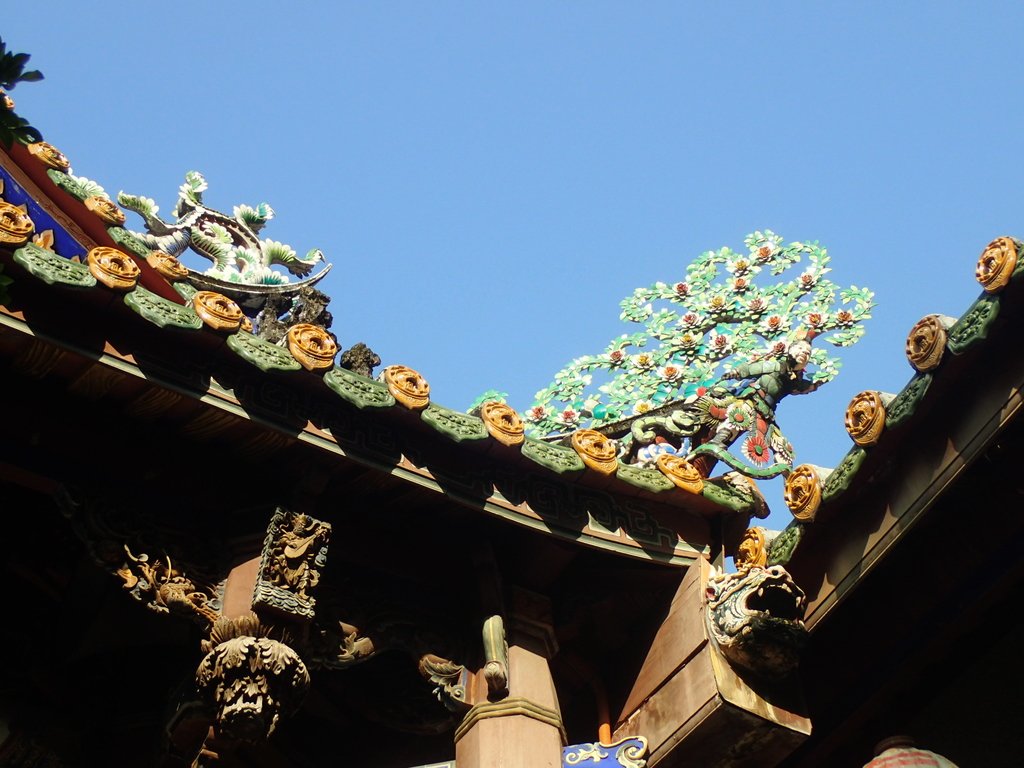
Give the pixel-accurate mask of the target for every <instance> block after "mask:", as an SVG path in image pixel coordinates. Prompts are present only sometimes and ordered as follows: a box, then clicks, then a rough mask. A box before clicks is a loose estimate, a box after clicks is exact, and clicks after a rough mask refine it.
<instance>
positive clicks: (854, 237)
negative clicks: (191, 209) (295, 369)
mask: <svg viewBox="0 0 1024 768" xmlns="http://www.w3.org/2000/svg"><path fill="white" fill-rule="evenodd" d="M0 36H2V37H3V38H4V39H5V40H6V41H7V43H8V44H9V46H10V47H11V48H12V49H14V50H16V51H24V52H27V53H31V54H32V57H33V58H32V62H31V65H32V66H33V67H37V68H39V69H41V70H42V71H43V73H44V74H45V75H46V80H44V81H43V82H41V83H36V84H24V85H21V86H20V87H18V88H17V90H16V91H15V92H14V93H13V94H12V95H13V96H14V97H15V99H16V100H17V103H18V112H19V113H20V114H22V115H23V116H25V117H27V118H28V119H29V120H30V121H31V122H32V123H33V124H34V125H35V126H36V127H38V128H39V129H40V130H42V131H43V133H44V135H45V137H46V138H47V140H49V141H50V142H52V143H54V144H56V145H57V146H58V147H59V148H60V149H62V150H63V151H64V152H65V153H66V154H67V155H68V156H69V157H70V158H71V161H72V165H73V167H74V169H75V172H76V173H78V174H80V175H84V176H87V177H89V178H93V179H95V180H97V181H99V182H100V183H101V184H103V185H104V187H106V189H107V191H108V192H110V193H111V194H115V193H116V192H118V191H119V190H122V189H123V190H125V191H128V192H133V193H136V194H143V195H147V196H150V197H154V198H156V199H157V201H158V202H159V203H160V205H161V208H162V211H163V212H164V213H165V214H169V211H170V209H171V207H172V206H173V203H174V198H175V195H176V190H177V187H178V185H179V184H180V183H181V181H182V176H183V174H184V172H185V171H187V170H191V169H195V170H200V171H202V172H203V173H204V174H205V175H206V177H207V180H208V181H209V183H210V189H209V192H208V193H207V195H206V199H207V201H208V202H209V203H211V204H212V205H213V206H214V207H220V208H222V209H226V210H230V209H231V206H232V205H234V204H236V203H243V202H245V203H249V204H255V203H257V202H260V201H264V200H265V201H267V202H269V203H270V204H271V205H272V206H273V207H274V208H275V209H276V211H277V218H276V219H275V220H274V221H273V222H271V223H270V225H268V227H267V229H266V230H265V234H266V236H269V237H272V238H274V239H276V240H282V241H284V242H286V243H289V244H291V245H292V246H293V247H294V248H296V249H297V250H298V251H299V252H300V253H304V252H305V251H306V250H308V249H309V248H312V247H319V248H321V249H323V251H324V252H325V254H326V255H327V257H328V260H329V261H331V262H332V263H333V264H334V271H333V273H332V275H331V277H330V278H329V279H328V284H327V291H328V293H330V294H331V295H332V296H333V299H334V301H333V304H332V310H333V312H334V317H335V323H334V328H333V330H334V331H335V332H336V333H337V335H338V337H339V341H340V342H341V344H342V346H344V347H347V346H349V345H351V344H352V343H354V342H356V341H365V342H367V343H368V344H370V346H372V347H373V348H374V349H375V350H376V351H377V352H378V353H379V354H380V355H381V357H383V358H384V362H385V364H392V363H402V364H405V365H409V366H412V367H414V368H416V369H417V370H419V371H420V372H421V373H423V374H424V375H425V376H426V377H427V379H428V380H429V381H430V383H431V386H432V390H433V398H434V399H435V401H437V402H440V403H442V404H445V405H449V406H451V407H456V408H465V407H466V406H467V405H468V404H469V402H470V401H472V400H473V398H474V397H475V396H476V395H477V394H478V393H480V392H481V391H483V390H485V389H488V388H491V387H495V388H498V389H501V390H505V391H508V392H509V393H510V398H509V400H510V402H511V403H512V404H513V405H515V406H517V407H519V408H520V409H525V408H526V407H528V406H529V405H530V403H531V402H532V397H533V393H534V392H535V391H536V390H538V389H539V388H541V387H542V386H544V385H545V384H546V383H547V382H548V381H549V379H550V378H551V376H552V375H553V373H554V372H555V371H556V370H558V369H559V368H561V367H562V366H563V365H564V364H565V363H566V362H567V361H568V360H569V359H571V358H572V357H575V356H578V355H580V354H585V353H594V352H598V351H600V350H601V349H603V348H604V346H605V344H606V343H607V341H608V340H609V339H611V338H612V337H613V336H615V335H617V334H619V333H622V332H626V331H632V330H634V328H627V327H626V326H625V324H623V323H620V321H619V320H618V312H619V309H618V302H619V300H620V299H622V298H623V297H624V296H626V295H627V294H629V293H630V292H631V291H632V289H633V288H634V287H636V286H639V285H647V284H649V283H652V282H654V281H656V280H664V281H666V282H669V281H672V282H674V281H675V280H677V279H679V278H681V276H682V273H683V271H684V269H685V266H686V264H687V263H688V262H689V260H690V258H691V257H693V256H695V255H697V254H698V253H699V252H701V251H704V250H706V249H709V248H716V247H719V246H722V245H731V246H732V247H734V248H737V249H739V248H741V247H742V241H743V236H744V235H745V234H746V233H747V232H751V231H753V230H755V229H764V228H769V229H773V230H775V231H776V232H778V233H780V234H782V235H783V236H784V237H785V238H786V239H787V240H796V239H799V240H811V239H817V240H819V241H821V242H822V243H823V244H824V245H826V246H827V247H828V248H829V252H830V254H831V256H832V267H833V272H832V275H831V277H832V278H833V279H834V280H835V281H836V282H837V283H839V284H841V285H848V284H851V283H853V284H856V285H868V286H870V287H871V288H873V289H874V290H875V292H876V300H877V301H878V303H879V306H878V308H877V310H876V312H875V318H874V319H873V320H872V321H870V322H869V323H868V325H867V328H868V330H867V336H866V337H865V339H864V340H863V341H862V342H861V343H860V344H859V345H858V346H857V347H854V348H853V349H851V350H849V351H847V352H846V353H845V354H844V356H843V357H844V368H843V370H842V372H841V374H840V376H839V378H838V379H837V380H836V381H834V382H832V383H831V384H829V385H828V386H826V387H825V388H824V389H822V390H821V391H819V392H817V393H815V394H814V395H811V396H809V397H805V398H791V399H790V400H789V401H787V402H786V403H785V404H784V406H783V409H782V411H781V414H780V416H781V418H780V421H781V424H782V426H783V428H784V430H785V431H786V433H787V434H788V435H789V436H790V437H791V439H792V440H793V442H794V444H795V446H796V451H797V461H798V462H799V461H808V462H811V463H814V464H819V465H824V466H833V465H834V464H835V463H836V462H837V461H838V460H839V459H840V458H841V457H842V455H843V454H844V453H845V452H846V450H847V449H848V448H849V446H850V441H849V438H848V437H847V436H846V433H845V431H844V430H843V426H842V418H843V411H844V410H845V407H846V404H847V402H849V400H850V398H851V397H852V396H853V395H854V394H856V393H857V392H859V391H861V390H863V389H880V390H883V391H890V392H897V391H898V390H899V389H900V388H901V387H902V385H903V384H904V383H905V382H906V380H907V379H908V378H909V377H910V374H911V369H910V366H909V365H908V364H907V362H906V360H905V358H904V353H903V345H904V341H905V337H906V333H907V331H908V330H909V329H910V327H911V326H912V325H913V324H914V323H915V322H916V321H917V320H918V319H919V318H920V317H922V316H923V315H925V314H929V313H932V312H940V313H943V314H949V315H953V316H957V315H959V314H961V313H962V312H963V311H964V310H965V309H966V308H967V307H968V306H969V304H970V303H971V302H972V301H973V299H974V298H975V297H976V295H977V294H978V292H979V289H978V286H977V284H976V283H975V282H974V277H973V270H974V264H975V260H976V258H977V256H978V254H979V253H980V251H981V250H982V248H983V247H984V246H985V245H986V243H988V241H989V240H991V239H992V238H994V237H996V236H999V235H1004V234H1009V235H1024V208H1022V205H1021V202H1022V200H1021V198H1022V194H1021V191H1020V189H1021V187H1020V181H1019V176H1018V174H1019V173H1020V170H1019V165H1020V159H1021V157H1022V156H1024V153H1022V149H1024V129H1022V128H1021V126H1022V125H1024V99H1022V98H1021V93H1022V87H1021V86H1022V72H1024V64H1022V57H1021V55H1020V53H1019V51H1018V48H1019V45H1018V41H1019V40H1021V39H1024V5H1021V4H1020V3H996V2H985V3H979V4H975V9H973V10H972V9H969V8H968V6H967V4H964V3H952V2H918V3H899V4H897V3H867V2H863V3H852V2H851V3H841V2H832V3H820V2H815V3H811V2H808V3H756V4H755V3H745V2H732V3H682V2H676V3H658V2H649V3H642V4H641V3H609V2H565V3H555V2H545V3H530V2H520V3H492V2H464V3H452V2H405V3H398V2H393V3H383V2H382V3H354V2H339V3H327V2H299V1H296V2H291V3H281V2H274V3H270V2H248V3H244V4H243V3H227V2H223V3H222V2H205V3H198V2H190V1H189V2H175V3H172V4H147V3H138V2H134V3H122V2H116V1H114V0H111V1H109V2H105V3H100V4H96V3H72V2H45V0H43V1H41V2H38V3H36V4H34V5H32V7H31V8H29V7H28V6H23V7H22V8H21V9H20V10H18V11H17V12H14V11H13V10H12V12H9V13H5V14H4V20H3V23H2V27H0ZM133 224H134V225H135V226H138V219H136V218H134V217H133ZM192 266H194V267H197V268H198V267H200V266H201V264H200V263H196V264H192ZM768 493H769V501H770V503H771V504H772V506H773V508H774V509H776V510H777V512H776V514H775V515H774V516H773V518H772V524H773V526H774V527H781V526H782V525H784V524H785V523H786V521H787V519H788V515H787V514H786V513H785V508H784V505H783V504H782V501H781V493H780V491H779V490H778V489H777V488H775V487H772V488H770V489H769V491H768Z"/></svg>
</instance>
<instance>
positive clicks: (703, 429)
mask: <svg viewBox="0 0 1024 768" xmlns="http://www.w3.org/2000/svg"><path fill="white" fill-rule="evenodd" d="M810 354H811V345H810V343H808V342H807V341H803V340H800V341H796V342H794V343H792V344H790V345H789V346H788V347H787V348H786V349H785V350H784V351H783V352H781V353H780V354H778V355H776V356H774V357H770V358H763V359H760V360H756V361H753V362H746V363H742V364H740V365H737V366H736V367H735V368H733V369H732V370H731V371H729V372H728V373H726V374H724V376H723V379H741V380H747V383H746V384H745V385H743V386H742V387H740V388H739V389H737V390H732V389H729V388H728V387H726V386H725V385H724V383H720V384H717V385H715V386H713V387H711V389H709V390H708V391H707V392H706V393H704V394H702V395H700V396H698V397H696V398H694V399H693V400H691V401H689V402H686V403H684V404H683V405H681V406H680V407H678V408H675V409H673V410H671V411H669V412H668V413H667V414H663V415H656V416H648V417H644V418H640V419H637V420H635V421H634V422H633V425H632V435H633V440H634V445H636V446H639V447H640V451H643V450H644V448H645V447H647V446H650V445H652V444H654V443H655V441H657V440H658V438H659V437H661V438H669V439H676V440H679V439H680V438H682V439H685V440H688V441H689V444H690V446H691V450H690V453H689V456H688V458H689V459H691V463H693V464H694V465H695V466H696V467H697V468H698V470H699V471H701V474H703V475H704V476H705V477H707V476H708V474H710V470H711V468H712V467H713V466H714V464H715V462H716V461H719V460H720V461H723V462H725V463H726V464H728V465H729V467H730V468H732V469H734V470H736V471H738V472H742V473H743V474H745V475H748V476H751V477H774V476H776V475H779V474H784V473H787V472H789V470H791V469H792V468H793V447H792V446H791V445H790V443H789V441H788V440H787V439H786V437H785V435H783V434H782V430H780V429H779V427H778V425H777V424H776V423H775V408H776V406H777V405H778V404H779V401H780V400H782V398H784V397H786V396H787V395H791V394H806V393H809V392H813V391H814V390H816V389H817V388H818V386H819V384H818V383H817V382H811V381H808V380H807V379H805V378H804V377H803V370H804V368H805V367H806V366H807V361H808V359H809V358H810ZM744 434H747V435H748V436H747V438H746V439H745V440H744V441H743V444H742V446H741V451H742V453H743V455H744V457H746V459H747V460H748V461H749V462H750V464H751V466H747V465H745V464H743V463H741V462H740V460H739V459H738V458H737V457H736V456H734V455H732V454H731V453H730V452H729V447H730V446H731V445H732V444H733V443H734V442H736V440H738V439H739V438H740V437H741V436H743V435H744ZM640 451H638V455H640V456H642V455H643V454H641V453H640Z"/></svg>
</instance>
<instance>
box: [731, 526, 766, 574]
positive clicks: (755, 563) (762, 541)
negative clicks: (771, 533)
mask: <svg viewBox="0 0 1024 768" xmlns="http://www.w3.org/2000/svg"><path fill="white" fill-rule="evenodd" d="M734 559H735V561H736V567H737V568H741V569H742V568H752V567H753V568H764V567H765V566H766V565H767V564H768V532H767V531H766V530H765V529H764V528H761V527H760V526H755V527H753V528H747V530H746V532H745V533H744V534H743V541H741V542H740V546H739V548H738V549H737V550H736V557H735V558H734Z"/></svg>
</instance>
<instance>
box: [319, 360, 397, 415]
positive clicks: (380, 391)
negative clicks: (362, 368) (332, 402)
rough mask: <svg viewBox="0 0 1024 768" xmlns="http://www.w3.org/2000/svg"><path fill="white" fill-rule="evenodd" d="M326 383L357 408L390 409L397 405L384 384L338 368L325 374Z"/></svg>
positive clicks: (335, 367)
mask: <svg viewBox="0 0 1024 768" xmlns="http://www.w3.org/2000/svg"><path fill="white" fill-rule="evenodd" d="M324 383H325V384H327V386H328V387H330V388H331V389H333V390H334V392H335V394H337V395H338V396H339V397H340V398H342V399H343V400H345V401H347V402H348V403H351V404H352V405H354V406H355V407H356V408H390V407H391V406H393V405H394V404H395V398H394V396H393V395H392V394H391V393H390V392H388V388H387V387H386V386H385V385H384V384H381V383H380V382H379V381H374V380H373V379H368V378H366V377H365V376H359V375H358V374H355V373H352V372H351V371H346V370H345V369H344V368H339V367H338V366H334V367H333V368H331V370H329V371H328V372H327V373H326V374H324Z"/></svg>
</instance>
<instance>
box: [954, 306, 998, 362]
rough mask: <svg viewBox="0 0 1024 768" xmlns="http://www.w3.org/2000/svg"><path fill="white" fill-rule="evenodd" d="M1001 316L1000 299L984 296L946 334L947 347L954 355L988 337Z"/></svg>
mask: <svg viewBox="0 0 1024 768" xmlns="http://www.w3.org/2000/svg"><path fill="white" fill-rule="evenodd" d="M998 314H999V297H998V296H989V295H983V296H981V298H979V299H978V300H977V301H976V302H974V304H973V305H972V306H971V308H970V309H968V310H967V311H966V312H965V313H964V314H963V316H962V317H961V318H960V319H959V320H957V321H956V322H955V323H954V324H953V327H952V328H950V329H949V331H948V332H947V334H946V346H947V347H949V351H950V352H952V353H953V354H954V355H959V354H960V353H962V352H964V351H965V350H966V349H967V348H968V347H969V346H971V344H973V343H974V342H976V341H978V340H980V339H984V338H985V337H986V336H988V329H989V327H990V326H991V325H992V321H993V320H995V319H996V315H998Z"/></svg>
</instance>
